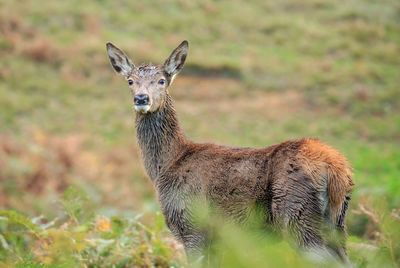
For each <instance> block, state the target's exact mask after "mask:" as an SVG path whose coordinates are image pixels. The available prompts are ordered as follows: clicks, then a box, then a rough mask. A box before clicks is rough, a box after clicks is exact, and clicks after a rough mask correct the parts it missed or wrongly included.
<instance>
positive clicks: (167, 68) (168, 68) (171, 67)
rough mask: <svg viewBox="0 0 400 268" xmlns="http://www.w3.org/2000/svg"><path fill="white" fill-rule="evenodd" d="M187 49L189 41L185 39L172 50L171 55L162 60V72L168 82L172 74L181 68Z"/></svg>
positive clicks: (171, 78)
mask: <svg viewBox="0 0 400 268" xmlns="http://www.w3.org/2000/svg"><path fill="white" fill-rule="evenodd" d="M188 50H189V43H188V41H186V40H185V41H183V42H182V43H181V44H180V45H179V46H178V47H177V48H175V49H174V51H172V53H171V55H170V56H169V57H168V59H167V60H166V61H165V62H164V72H165V73H166V75H167V76H168V77H169V79H170V82H172V80H173V78H174V76H175V75H176V74H177V73H179V71H180V70H182V68H183V65H184V64H185V60H186V56H187V53H188Z"/></svg>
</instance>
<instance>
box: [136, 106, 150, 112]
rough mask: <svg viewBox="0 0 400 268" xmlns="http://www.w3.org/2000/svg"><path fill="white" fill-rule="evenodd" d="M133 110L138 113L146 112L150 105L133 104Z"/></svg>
mask: <svg viewBox="0 0 400 268" xmlns="http://www.w3.org/2000/svg"><path fill="white" fill-rule="evenodd" d="M134 107H135V111H136V112H138V113H142V114H146V113H147V112H148V111H149V110H150V105H148V104H146V105H134Z"/></svg>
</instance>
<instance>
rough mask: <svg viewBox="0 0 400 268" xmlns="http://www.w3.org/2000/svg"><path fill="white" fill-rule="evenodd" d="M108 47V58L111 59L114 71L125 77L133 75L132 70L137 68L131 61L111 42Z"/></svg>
mask: <svg viewBox="0 0 400 268" xmlns="http://www.w3.org/2000/svg"><path fill="white" fill-rule="evenodd" d="M106 47H107V53H108V56H109V57H110V61H111V65H112V66H113V67H114V70H115V71H116V72H117V73H119V74H121V75H123V76H125V77H129V76H130V75H131V73H132V70H133V69H134V68H135V65H133V63H132V62H131V60H130V59H129V58H128V56H126V55H125V53H124V52H123V51H122V50H121V49H119V48H117V47H116V46H115V45H113V44H112V43H111V42H108V43H107V44H106Z"/></svg>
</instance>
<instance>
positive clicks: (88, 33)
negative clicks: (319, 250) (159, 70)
mask: <svg viewBox="0 0 400 268" xmlns="http://www.w3.org/2000/svg"><path fill="white" fill-rule="evenodd" d="M0 33H1V34H0V58H1V62H0V209H2V210H1V211H0V267H3V265H4V266H5V267H8V266H19V267H44V266H46V265H51V264H53V265H56V266H57V267H58V266H60V267H71V266H72V265H74V266H82V267H85V266H86V267H99V266H112V265H115V266H116V267H124V266H125V267H130V266H132V265H133V264H136V265H137V266H138V267H146V266H149V267H150V266H162V267H168V266H175V267H180V266H184V265H185V261H184V254H183V251H182V246H181V245H180V244H179V243H177V242H175V241H174V240H173V238H172V237H171V235H170V234H169V233H168V231H167V230H166V227H165V226H164V223H163V219H162V217H161V216H160V215H159V206H158V204H157V202H156V200H157V199H156V196H155V193H154V191H153V188H152V185H151V183H150V180H149V179H148V178H147V176H146V174H145V172H144V169H143V167H142V163H141V159H140V155H139V151H138V147H137V143H136V137H135V130H134V113H133V111H132V101H131V99H130V97H128V96H129V91H128V87H127V85H126V82H125V81H123V79H121V78H120V77H119V76H117V75H116V74H115V73H114V71H113V70H112V67H111V65H110V64H109V62H108V57H107V55H106V51H105V43H106V42H107V41H112V42H113V43H115V44H116V45H118V46H119V47H120V48H122V49H124V50H125V51H126V52H127V53H128V54H129V56H130V57H131V58H132V59H133V60H134V61H135V63H136V64H140V63H142V62H148V61H151V62H153V63H154V64H160V63H162V62H163V61H164V59H165V58H166V57H167V56H168V55H169V53H170V52H171V51H172V49H173V48H175V47H176V46H177V45H178V44H179V43H180V42H181V41H182V40H184V39H187V40H189V43H190V51H189V56H188V59H187V61H186V66H185V68H184V70H183V72H182V73H181V74H180V76H179V77H178V78H177V79H176V80H175V82H174V84H173V85H172V87H171V89H170V93H171V95H172V96H173V98H174V99H175V106H176V110H177V112H178V116H179V119H180V122H181V124H182V126H183V129H184V130H185V133H186V135H187V136H188V137H189V138H190V139H192V140H194V141H199V142H214V143H219V144H226V145H231V146H252V147H264V146H267V145H271V144H274V143H278V142H281V141H284V140H287V139H296V138H301V137H318V138H319V139H321V140H322V141H323V142H325V143H327V144H329V145H332V146H334V147H335V148H337V149H338V150H339V151H341V152H343V153H344V155H345V156H346V157H347V158H348V159H349V161H350V162H351V163H352V166H353V167H354V180H355V183H356V185H355V189H354V192H353V195H352V201H351V206H350V210H349V214H348V221H347V223H348V233H349V243H348V244H349V246H348V247H349V255H350V259H351V261H352V262H353V263H354V264H355V265H356V266H358V267H397V266H399V265H400V242H399V241H400V227H399V226H400V222H399V221H400V214H399V213H400V88H399V82H400V68H399V66H400V2H399V1H396V0H383V1H373V0H349V1H345V2H343V1H339V0H305V1H301V2H299V1H295V0H283V1H261V0H256V1H251V2H249V1H240V0H236V1H227V0H221V1H202V2H197V1H189V0H179V1H161V0H155V1H122V0H120V1H106V0H98V1H78V0H70V1H43V0H41V1H34V0H25V1H13V0H0ZM232 233H235V234H237V236H232V235H231V234H232ZM71 238H73V239H71ZM271 240H273V239H271V238H265V240H261V241H254V240H253V238H251V236H248V235H246V233H244V232H242V231H240V230H236V229H235V227H232V229H230V228H227V229H226V230H225V231H223V232H221V240H220V243H219V244H218V245H216V247H217V248H218V247H219V246H220V247H221V248H228V249H229V250H228V253H226V254H225V255H224V257H223V258H222V261H221V265H222V266H224V267H265V266H266V265H267V264H269V266H270V267H276V266H295V265H296V266H302V267H303V266H304V267H310V265H313V264H312V263H309V261H308V260H305V259H304V258H302V257H301V256H299V255H298V254H297V253H296V252H294V251H293V250H291V249H290V247H289V246H288V244H286V243H285V242H279V241H278V242H276V241H271ZM276 245H279V246H276ZM244 249H246V250H244ZM249 249H251V250H249ZM216 252H217V251H216ZM249 252H251V253H249ZM216 254H217V253H216ZM314 265H315V264H314Z"/></svg>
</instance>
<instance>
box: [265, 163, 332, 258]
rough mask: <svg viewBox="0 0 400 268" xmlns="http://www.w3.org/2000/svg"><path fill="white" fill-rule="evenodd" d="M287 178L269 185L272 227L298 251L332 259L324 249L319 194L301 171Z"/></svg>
mask: <svg viewBox="0 0 400 268" xmlns="http://www.w3.org/2000/svg"><path fill="white" fill-rule="evenodd" d="M295 169H296V168H295ZM286 176H287V177H286V179H284V180H276V181H275V182H274V183H273V185H272V193H273V196H272V200H271V215H272V217H273V222H274V224H275V225H276V226H277V227H278V228H280V229H281V230H282V233H283V234H284V235H285V236H288V237H289V241H293V243H294V244H295V246H296V247H297V248H299V249H300V250H301V251H304V252H311V253H315V254H314V255H315V256H326V258H333V257H334V256H335V254H334V253H333V252H332V250H330V249H329V248H327V247H326V245H325V242H324V239H323V233H322V225H323V222H324V215H323V212H322V207H323V204H321V198H320V192H319V191H318V190H317V189H316V188H315V187H314V185H313V183H312V181H311V178H309V177H308V176H307V175H305V174H303V173H302V172H301V171H300V170H297V172H293V173H289V174H286ZM323 258H324V257H323ZM324 259H325V258H324Z"/></svg>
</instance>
